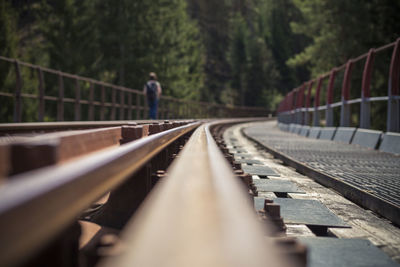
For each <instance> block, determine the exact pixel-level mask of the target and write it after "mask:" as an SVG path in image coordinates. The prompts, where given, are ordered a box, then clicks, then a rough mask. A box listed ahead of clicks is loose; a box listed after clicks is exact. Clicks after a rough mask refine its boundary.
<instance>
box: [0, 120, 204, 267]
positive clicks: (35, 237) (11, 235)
mask: <svg viewBox="0 0 400 267" xmlns="http://www.w3.org/2000/svg"><path fill="white" fill-rule="evenodd" d="M199 124H200V123H199V122H195V123H191V124H188V125H184V126H180V127H176V128H173V129H170V130H167V131H163V132H160V133H157V134H153V135H152V136H149V137H146V138H142V139H139V140H136V141H133V142H130V143H127V144H124V145H122V146H120V147H118V148H114V149H108V150H107V151H100V152H98V153H95V154H91V155H89V156H87V157H84V158H81V159H79V160H74V161H71V162H68V163H65V164H62V165H52V166H50V167H46V168H42V169H39V170H36V171H31V172H26V173H22V174H20V175H16V176H12V177H10V179H7V180H6V181H4V182H3V184H2V186H1V187H0V246H1V247H2V249H1V251H0V262H1V264H2V265H4V266H13V265H17V264H20V263H24V262H26V261H27V260H28V259H29V258H30V257H31V256H32V255H34V254H35V253H37V252H39V251H40V250H41V249H43V248H44V247H46V245H47V244H49V242H50V241H51V240H53V238H54V237H55V236H57V235H58V234H59V233H61V232H62V231H63V230H64V229H66V228H67V226H68V225H70V224H71V223H73V222H74V221H75V220H76V218H77V216H79V214H80V213H81V212H82V211H83V210H84V209H85V208H87V207H88V206H89V205H90V204H91V203H94V202H95V201H96V200H97V199H99V198H100V197H101V196H103V195H104V194H105V193H107V192H109V191H110V190H112V189H114V188H115V187H117V186H118V185H120V184H122V183H123V182H124V181H126V180H127V178H128V177H130V176H131V175H132V174H134V173H135V172H137V171H138V170H139V169H140V168H142V167H143V166H145V164H146V163H147V162H148V161H149V160H150V159H151V158H153V157H154V156H155V155H157V154H158V153H159V152H160V151H162V150H163V149H164V148H165V147H167V146H168V145H169V144H171V143H172V142H173V141H175V140H176V139H177V138H179V137H180V136H183V135H185V134H187V133H188V132H190V131H192V130H194V129H195V128H196V127H198V125H199Z"/></svg>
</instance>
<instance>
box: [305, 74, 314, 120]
mask: <svg viewBox="0 0 400 267" xmlns="http://www.w3.org/2000/svg"><path fill="white" fill-rule="evenodd" d="M313 84H314V81H310V82H309V83H308V89H307V98H306V112H305V116H304V124H305V125H310V122H311V118H310V112H309V111H308V109H309V108H310V106H311V92H312V87H313Z"/></svg>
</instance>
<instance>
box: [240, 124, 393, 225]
mask: <svg viewBox="0 0 400 267" xmlns="http://www.w3.org/2000/svg"><path fill="white" fill-rule="evenodd" d="M243 132H244V134H245V135H246V136H247V137H249V138H250V139H252V140H253V141H255V142H257V143H258V144H259V145H261V146H262V147H263V148H265V149H266V150H267V151H268V152H270V153H272V154H273V155H274V156H275V157H277V158H280V159H282V160H283V161H284V163H286V164H288V165H290V166H292V167H295V168H296V169H297V170H298V171H299V172H301V173H303V174H306V175H308V176H309V177H311V178H313V179H314V180H316V181H317V182H319V183H321V184H323V185H325V186H328V187H331V188H333V189H335V190H336V191H338V192H339V193H341V194H342V195H344V196H345V197H346V198H348V199H350V200H352V201H354V202H355V203H357V204H359V205H361V206H363V207H365V208H368V209H370V210H373V211H375V212H377V213H378V214H380V215H382V216H384V217H386V218H388V219H389V220H391V221H392V222H394V223H395V224H397V225H400V157H399V156H397V155H394V154H390V153H384V152H379V151H376V150H372V149H368V148H364V147H361V146H358V145H352V144H344V143H340V142H334V141H330V140H320V139H313V138H307V137H303V136H300V135H297V134H293V133H289V132H284V131H281V130H280V129H279V128H278V126H277V123H276V121H269V122H259V123H253V124H251V126H249V127H247V128H245V129H244V130H243Z"/></svg>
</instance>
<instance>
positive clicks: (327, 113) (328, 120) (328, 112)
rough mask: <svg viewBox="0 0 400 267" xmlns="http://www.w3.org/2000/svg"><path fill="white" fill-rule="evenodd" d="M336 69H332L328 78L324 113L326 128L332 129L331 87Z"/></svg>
mask: <svg viewBox="0 0 400 267" xmlns="http://www.w3.org/2000/svg"><path fill="white" fill-rule="evenodd" d="M336 72H337V70H336V68H333V69H332V71H331V74H330V76H329V84H328V89H327V93H326V111H325V119H326V126H327V127H333V124H334V123H333V109H332V107H331V104H332V103H333V89H334V88H333V87H334V84H335V77H336Z"/></svg>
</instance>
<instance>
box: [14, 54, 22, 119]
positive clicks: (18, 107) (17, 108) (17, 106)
mask: <svg viewBox="0 0 400 267" xmlns="http://www.w3.org/2000/svg"><path fill="white" fill-rule="evenodd" d="M14 66H15V103H14V122H21V118H22V103H21V90H22V78H21V69H20V67H19V62H18V60H15V62H14Z"/></svg>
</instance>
